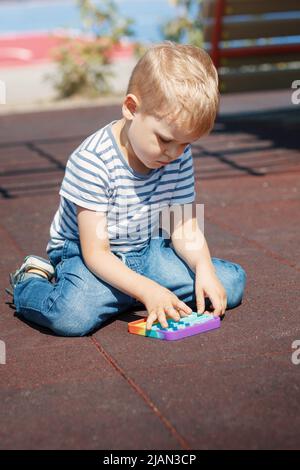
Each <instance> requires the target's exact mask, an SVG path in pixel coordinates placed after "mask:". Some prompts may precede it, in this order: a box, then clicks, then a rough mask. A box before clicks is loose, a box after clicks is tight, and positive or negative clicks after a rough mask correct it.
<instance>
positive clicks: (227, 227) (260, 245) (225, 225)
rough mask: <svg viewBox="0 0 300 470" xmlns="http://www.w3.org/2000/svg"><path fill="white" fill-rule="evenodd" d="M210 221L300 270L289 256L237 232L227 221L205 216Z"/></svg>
mask: <svg viewBox="0 0 300 470" xmlns="http://www.w3.org/2000/svg"><path fill="white" fill-rule="evenodd" d="M205 217H206V218H207V219H208V220H209V222H211V223H213V224H215V225H217V226H219V227H220V228H222V229H225V230H227V231H228V232H229V233H231V234H232V235H234V236H235V237H240V238H242V239H243V240H245V241H246V243H247V244H248V245H249V246H255V247H256V248H258V249H259V250H260V251H262V252H263V253H264V254H266V255H267V256H269V257H270V258H273V259H275V260H276V261H279V262H280V263H281V264H285V265H287V266H289V267H290V268H293V269H295V270H296V271H298V272H300V269H299V268H297V266H296V264H292V263H291V262H290V261H289V260H288V259H287V258H284V257H283V256H280V255H278V254H277V253H274V251H272V250H269V249H268V248H266V247H265V246H264V245H262V244H261V243H259V242H257V241H256V240H251V239H250V238H247V237H245V236H244V235H242V234H241V233H240V232H236V231H235V230H232V228H231V226H229V225H227V224H226V223H224V222H219V221H218V220H217V219H215V218H214V217H211V216H207V215H206V216H205Z"/></svg>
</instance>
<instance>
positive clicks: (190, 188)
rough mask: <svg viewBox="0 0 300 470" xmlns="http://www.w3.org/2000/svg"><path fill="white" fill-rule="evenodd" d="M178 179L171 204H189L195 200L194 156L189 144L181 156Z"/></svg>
mask: <svg viewBox="0 0 300 470" xmlns="http://www.w3.org/2000/svg"><path fill="white" fill-rule="evenodd" d="M180 159H181V161H180V167H179V171H178V180H177V183H176V186H175V189H174V191H173V194H172V199H171V204H189V203H191V202H194V201H195V197H196V193H195V178H194V167H193V156H192V151H191V146H190V145H189V146H188V147H187V148H186V149H185V151H184V153H183V155H182V157H180Z"/></svg>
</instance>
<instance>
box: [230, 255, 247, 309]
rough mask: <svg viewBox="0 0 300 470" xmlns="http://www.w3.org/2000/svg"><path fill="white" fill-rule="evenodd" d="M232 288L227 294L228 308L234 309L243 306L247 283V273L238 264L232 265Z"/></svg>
mask: <svg viewBox="0 0 300 470" xmlns="http://www.w3.org/2000/svg"><path fill="white" fill-rule="evenodd" d="M231 265H232V273H231V288H230V292H227V308H234V307H237V306H238V305H240V304H241V302H242V299H243V295H244V291H245V286H246V281H247V274H246V271H245V270H244V269H243V268H242V266H240V265H239V264H237V263H231Z"/></svg>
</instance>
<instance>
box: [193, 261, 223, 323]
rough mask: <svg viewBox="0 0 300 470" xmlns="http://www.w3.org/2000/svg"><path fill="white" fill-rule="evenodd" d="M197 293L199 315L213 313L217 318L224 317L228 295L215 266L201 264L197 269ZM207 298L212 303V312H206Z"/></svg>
mask: <svg viewBox="0 0 300 470" xmlns="http://www.w3.org/2000/svg"><path fill="white" fill-rule="evenodd" d="M195 293H196V303H197V312H198V313H212V314H213V315H214V316H215V317H217V316H221V315H224V313H225V310H226V306H227V294H226V290H225V289H224V287H223V285H222V284H221V282H220V281H219V279H218V277H217V275H216V272H215V270H214V267H213V265H208V264H200V265H199V266H197V267H196V279H195ZM205 297H208V298H209V299H210V301H211V303H212V306H213V311H212V312H207V311H205Z"/></svg>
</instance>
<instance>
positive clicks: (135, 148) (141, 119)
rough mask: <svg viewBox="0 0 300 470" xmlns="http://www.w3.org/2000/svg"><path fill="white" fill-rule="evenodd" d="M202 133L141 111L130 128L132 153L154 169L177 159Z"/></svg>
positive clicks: (133, 118)
mask: <svg viewBox="0 0 300 470" xmlns="http://www.w3.org/2000/svg"><path fill="white" fill-rule="evenodd" d="M198 137H199V136H196V135H192V134H189V135H187V134H186V133H184V132H182V131H180V129H178V127H176V126H175V124H172V123H168V122H167V121H166V120H165V119H157V118H155V117H154V116H150V115H145V114H142V113H141V112H139V111H137V112H135V113H134V114H133V117H132V119H131V120H130V125H129V126H128V130H127V138H128V143H129V149H128V150H129V153H130V155H131V157H132V158H134V159H138V160H139V162H138V163H139V164H140V163H142V165H143V166H145V167H146V168H150V169H155V168H159V167H163V166H165V165H166V164H168V163H170V162H172V161H173V160H176V159H177V158H178V157H179V156H180V155H181V154H182V153H183V151H184V149H185V147H186V146H187V145H188V144H189V143H191V142H193V141H195V140H197V138H198Z"/></svg>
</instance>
